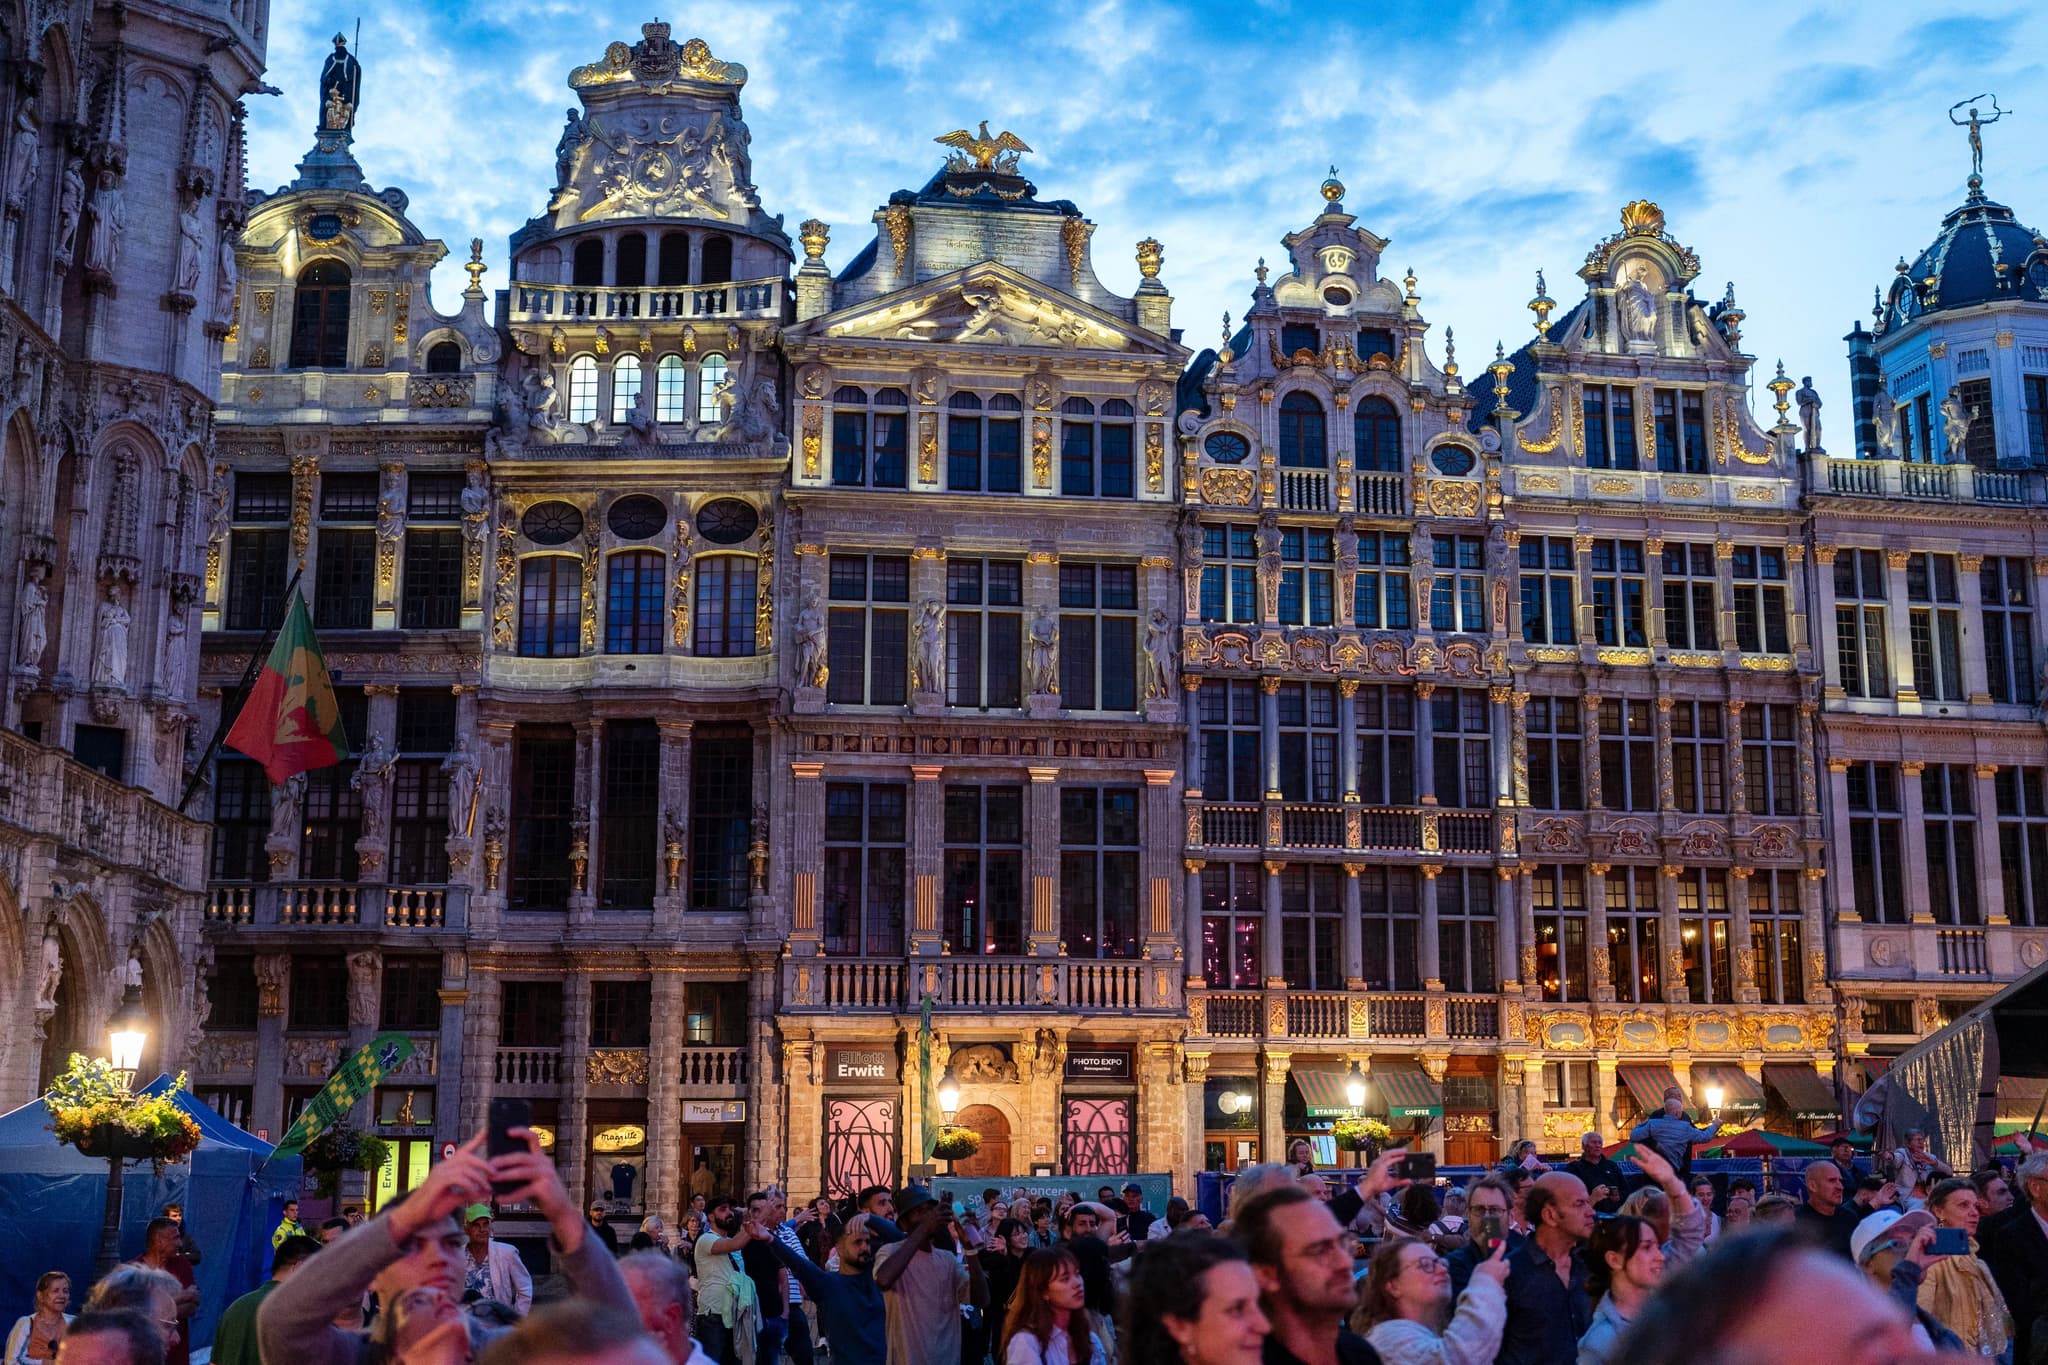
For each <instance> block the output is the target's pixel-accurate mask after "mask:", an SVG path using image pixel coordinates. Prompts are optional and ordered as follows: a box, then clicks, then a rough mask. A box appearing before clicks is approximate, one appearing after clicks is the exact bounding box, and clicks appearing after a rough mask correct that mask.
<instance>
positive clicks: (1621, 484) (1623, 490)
mask: <svg viewBox="0 0 2048 1365" xmlns="http://www.w3.org/2000/svg"><path fill="white" fill-rule="evenodd" d="M1593 491H1594V492H1595V493H1607V494H1610V495H1614V494H1619V495H1622V496H1626V495H1628V494H1631V493H1634V492H1635V491H1636V486H1635V484H1634V483H1632V482H1631V481H1629V480H1627V479H1617V478H1612V477H1609V478H1601V479H1595V480H1593Z"/></svg>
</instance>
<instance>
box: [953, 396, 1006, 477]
mask: <svg viewBox="0 0 2048 1365" xmlns="http://www.w3.org/2000/svg"><path fill="white" fill-rule="evenodd" d="M947 407H948V408H949V409H950V410H949V411H948V413H947V414H946V487H947V488H948V489H950V490H951V491H953V492H955V493H981V492H988V493H1015V492H1017V491H1018V490H1019V488H1020V487H1021V486H1022V485H1021V482H1020V475H1021V468H1022V466H1021V464H1020V461H1019V459H1018V451H1019V449H1020V446H1019V438H1020V432H1019V426H1020V424H1021V422H1022V420H1023V419H1022V416H1021V413H1022V410H1023V404H1021V403H1019V402H1018V401H1017V399H1016V397H1015V395H1013V394H1007V393H999V394H996V395H995V396H994V397H992V398H990V399H989V400H988V402H987V404H986V406H985V407H984V404H983V403H982V400H981V398H980V397H979V396H978V395H976V394H972V393H956V394H954V395H953V396H952V398H950V399H948V400H947ZM984 412H985V413H986V415H983V414H984Z"/></svg>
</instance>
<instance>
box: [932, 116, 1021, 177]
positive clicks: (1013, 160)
mask: <svg viewBox="0 0 2048 1365" xmlns="http://www.w3.org/2000/svg"><path fill="white" fill-rule="evenodd" d="M932 141H934V142H936V143H938V144H939V145H940V146H941V147H951V148H953V151H952V152H951V153H950V154H949V155H948V156H947V157H946V169H947V170H948V171H949V172H951V173H953V174H954V175H964V174H971V173H973V172H975V171H986V172H992V173H994V174H996V175H1015V174H1017V158H1018V156H1019V155H1020V154H1022V153H1024V152H1028V151H1030V150H1031V148H1030V146H1029V145H1028V144H1027V143H1026V142H1025V141H1024V139H1023V138H1020V137H1018V136H1017V135H1016V134H1015V133H1013V132H1010V131H1009V130H1008V129H1004V130H1003V131H1002V132H1000V133H997V134H996V135H995V136H994V137H990V136H989V132H988V120H987V119H983V120H982V121H981V131H980V132H979V133H978V134H977V133H970V132H968V131H967V130H966V129H965V128H956V129H954V130H953V131H952V132H950V133H944V134H941V135H940V136H938V137H935V138H933V139H932Z"/></svg>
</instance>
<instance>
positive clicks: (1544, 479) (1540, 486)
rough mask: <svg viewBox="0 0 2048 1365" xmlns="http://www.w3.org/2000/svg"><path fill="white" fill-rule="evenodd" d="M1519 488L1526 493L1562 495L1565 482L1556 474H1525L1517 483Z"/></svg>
mask: <svg viewBox="0 0 2048 1365" xmlns="http://www.w3.org/2000/svg"><path fill="white" fill-rule="evenodd" d="M1516 483H1517V488H1518V489H1519V490H1520V491H1521V492H1524V493H1562V492H1563V491H1564V480H1562V479H1560V478H1558V477H1557V476H1556V475H1555V474H1524V475H1522V477H1521V478H1520V479H1519V480H1517V481H1516Z"/></svg>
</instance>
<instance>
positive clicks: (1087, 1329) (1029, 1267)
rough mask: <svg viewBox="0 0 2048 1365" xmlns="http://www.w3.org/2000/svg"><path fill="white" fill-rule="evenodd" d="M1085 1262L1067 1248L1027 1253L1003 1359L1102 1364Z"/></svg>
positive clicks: (1025, 1363) (1044, 1364)
mask: <svg viewBox="0 0 2048 1365" xmlns="http://www.w3.org/2000/svg"><path fill="white" fill-rule="evenodd" d="M1086 1297H1087V1296H1086V1291H1085V1290H1083V1288H1082V1287H1081V1265H1080V1262H1078V1261H1076V1260H1075V1259H1074V1256H1073V1253H1072V1252H1070V1251H1067V1250H1065V1249H1064V1248H1054V1249H1051V1250H1044V1251H1034V1252H1032V1253H1031V1254H1030V1255H1029V1256H1026V1257H1025V1258H1024V1266H1023V1269H1022V1270H1021V1271H1019V1273H1018V1277H1017V1287H1016V1289H1015V1290H1014V1291H1012V1293H1011V1294H1010V1312H1009V1316H1008V1317H1006V1318H1005V1319H1004V1320H1003V1340H1002V1347H1001V1350H1000V1352H999V1353H1000V1355H1001V1356H1002V1358H1003V1365H1104V1362H1105V1361H1106V1359H1107V1354H1106V1353H1105V1352H1104V1350H1103V1349H1102V1341H1101V1339H1100V1338H1099V1337H1097V1336H1096V1335H1095V1333H1094V1331H1092V1330H1091V1323H1090V1321H1089V1316H1088V1307H1087V1302H1086Z"/></svg>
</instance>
